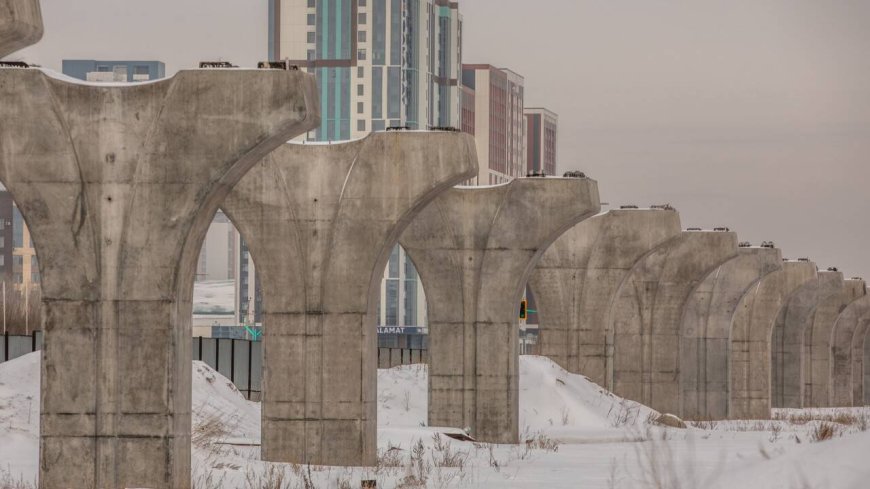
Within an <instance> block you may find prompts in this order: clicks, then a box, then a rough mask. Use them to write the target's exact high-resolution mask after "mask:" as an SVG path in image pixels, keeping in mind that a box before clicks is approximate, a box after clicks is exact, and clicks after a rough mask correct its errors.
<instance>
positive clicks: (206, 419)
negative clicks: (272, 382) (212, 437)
mask: <svg viewBox="0 0 870 489" xmlns="http://www.w3.org/2000/svg"><path fill="white" fill-rule="evenodd" d="M192 394H193V396H192V401H191V408H192V411H191V414H192V423H193V432H194V438H196V434H197V432H198V431H199V432H203V430H205V429H206V428H205V427H208V426H211V427H215V426H216V425H217V426H220V427H221V430H222V432H223V433H222V435H221V438H223V439H224V441H226V442H227V443H230V444H233V443H238V444H256V443H259V442H260V403H257V402H251V401H248V400H247V399H245V396H243V395H242V393H241V392H239V390H238V389H237V388H236V386H235V385H234V384H233V383H232V382H230V380H229V379H227V378H226V377H224V376H223V375H221V374H220V373H218V372H217V371H216V370H215V369H213V368H211V367H209V366H208V365H207V364H205V363H203V362H199V361H195V362H193V392H192Z"/></svg>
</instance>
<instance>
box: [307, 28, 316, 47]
mask: <svg viewBox="0 0 870 489" xmlns="http://www.w3.org/2000/svg"><path fill="white" fill-rule="evenodd" d="M315 42H317V33H316V32H314V31H308V44H314V43H315Z"/></svg>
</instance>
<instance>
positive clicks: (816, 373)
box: [803, 280, 867, 407]
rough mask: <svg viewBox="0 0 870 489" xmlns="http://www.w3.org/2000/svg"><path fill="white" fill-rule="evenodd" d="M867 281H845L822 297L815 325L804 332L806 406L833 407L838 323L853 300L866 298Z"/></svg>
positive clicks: (817, 309) (814, 320)
mask: <svg viewBox="0 0 870 489" xmlns="http://www.w3.org/2000/svg"><path fill="white" fill-rule="evenodd" d="M866 289H867V287H866V285H865V284H864V281H863V280H845V281H844V282H843V287H841V288H840V290H839V291H838V292H837V293H836V294H833V295H831V296H830V297H828V298H827V299H826V300H820V301H819V306H818V307H817V308H816V313H815V316H814V318H813V324H812V327H811V328H807V329H806V330H805V331H804V361H803V366H804V407H829V406H832V399H831V393H832V389H831V372H832V369H831V338H832V336H833V333H834V324H835V323H836V322H837V318H838V317H839V316H840V314H841V313H842V312H843V311H845V310H846V308H847V307H848V306H849V304H851V303H852V302H854V301H856V300H858V299H860V298H861V297H864V295H865V294H866Z"/></svg>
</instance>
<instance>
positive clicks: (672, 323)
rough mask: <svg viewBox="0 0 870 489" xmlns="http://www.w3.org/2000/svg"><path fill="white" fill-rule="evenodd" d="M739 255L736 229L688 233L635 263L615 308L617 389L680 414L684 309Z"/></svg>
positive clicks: (629, 396) (659, 408)
mask: <svg viewBox="0 0 870 489" xmlns="http://www.w3.org/2000/svg"><path fill="white" fill-rule="evenodd" d="M735 256H737V236H736V235H735V234H734V233H732V232H710V231H700V232H695V231H684V232H682V233H681V234H680V235H679V236H677V237H675V238H673V239H671V240H669V241H667V242H666V243H664V244H662V245H661V246H659V247H658V248H656V249H655V250H653V251H651V252H650V253H648V254H647V255H646V256H645V257H644V258H642V259H641V260H639V261H638V262H637V263H636V264H635V266H634V267H633V268H632V270H631V273H630V274H629V276H628V277H626V279H625V280H624V281H623V283H622V285H621V286H620V289H619V292H618V293H617V297H616V300H614V302H613V304H612V309H611V318H612V320H613V331H614V352H613V388H612V390H613V392H615V393H616V394H618V395H620V396H622V397H626V398H628V399H632V400H635V401H638V402H642V403H644V404H646V405H648V406H651V407H652V408H653V409H656V410H658V411H661V412H667V413H677V412H679V410H680V354H679V348H680V326H681V321H682V316H683V309H684V307H685V305H686V302H687V301H688V300H689V297H690V295H691V294H692V291H693V290H695V288H696V287H697V286H698V285H699V284H700V283H701V282H702V281H703V280H704V279H705V278H706V277H707V275H708V274H709V273H710V272H711V271H712V270H714V269H716V268H717V267H718V266H720V265H721V264H722V263H724V262H726V261H728V260H730V259H732V258H734V257H735Z"/></svg>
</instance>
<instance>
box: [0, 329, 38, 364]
mask: <svg viewBox="0 0 870 489" xmlns="http://www.w3.org/2000/svg"><path fill="white" fill-rule="evenodd" d="M0 341H2V342H3V344H2V345H0V362H5V361H7V360H15V359H16V358H18V357H20V356H24V355H27V354H28V353H33V352H35V351H36V350H41V349H42V331H35V332H34V333H33V334H31V335H30V336H24V335H10V334H4V335H2V336H0Z"/></svg>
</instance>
